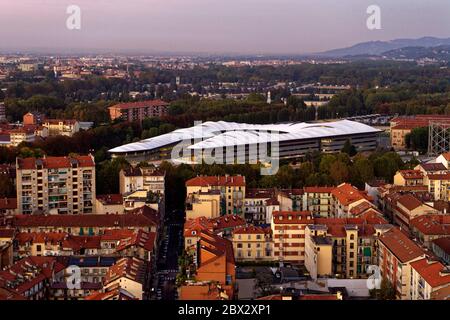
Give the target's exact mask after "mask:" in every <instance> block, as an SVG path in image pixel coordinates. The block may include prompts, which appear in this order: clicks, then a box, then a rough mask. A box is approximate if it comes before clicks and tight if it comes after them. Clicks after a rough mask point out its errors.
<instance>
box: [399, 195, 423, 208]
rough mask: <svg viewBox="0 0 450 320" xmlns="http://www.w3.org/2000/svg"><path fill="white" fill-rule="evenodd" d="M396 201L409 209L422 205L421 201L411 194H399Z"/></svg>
mask: <svg viewBox="0 0 450 320" xmlns="http://www.w3.org/2000/svg"><path fill="white" fill-rule="evenodd" d="M397 202H398V203H399V204H401V205H402V206H404V207H405V208H406V209H408V210H410V211H411V210H414V209H416V208H418V207H420V206H421V205H423V203H422V201H420V200H419V199H417V198H416V197H414V196H412V195H411V194H405V195H403V196H401V197H400V198H399V199H398V200H397Z"/></svg>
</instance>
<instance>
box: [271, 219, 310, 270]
mask: <svg viewBox="0 0 450 320" xmlns="http://www.w3.org/2000/svg"><path fill="white" fill-rule="evenodd" d="M313 223H314V220H313V217H312V214H311V212H309V211H276V212H274V213H273V218H272V223H271V228H272V235H273V236H272V237H273V257H274V260H278V261H280V262H290V263H293V264H297V265H298V264H304V262H305V228H306V226H307V225H309V224H313Z"/></svg>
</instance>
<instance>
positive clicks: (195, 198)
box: [186, 189, 221, 220]
mask: <svg viewBox="0 0 450 320" xmlns="http://www.w3.org/2000/svg"><path fill="white" fill-rule="evenodd" d="M220 204H221V193H220V190H208V189H205V191H202V190H199V191H197V192H193V193H190V194H189V195H188V197H187V198H186V219H188V220H189V219H196V218H199V217H206V218H208V219H211V218H217V217H219V216H220V213H221V209H220Z"/></svg>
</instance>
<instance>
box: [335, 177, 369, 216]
mask: <svg viewBox="0 0 450 320" xmlns="http://www.w3.org/2000/svg"><path fill="white" fill-rule="evenodd" d="M331 195H332V204H333V206H332V208H333V209H332V213H333V215H334V217H339V218H345V217H350V210H351V209H352V208H354V207H355V206H358V205H360V204H361V203H363V202H366V203H368V204H372V202H371V201H372V198H370V197H369V196H368V195H367V194H366V193H365V192H364V191H360V190H358V188H356V187H354V186H352V185H351V184H349V183H342V184H340V185H339V186H337V187H336V188H334V189H333V190H332V191H331Z"/></svg>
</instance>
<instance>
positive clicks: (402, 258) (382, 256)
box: [378, 227, 425, 300]
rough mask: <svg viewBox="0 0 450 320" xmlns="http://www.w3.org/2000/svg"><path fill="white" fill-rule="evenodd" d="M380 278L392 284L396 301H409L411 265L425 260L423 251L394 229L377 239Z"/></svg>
mask: <svg viewBox="0 0 450 320" xmlns="http://www.w3.org/2000/svg"><path fill="white" fill-rule="evenodd" d="M378 239H379V241H378V245H379V247H378V266H379V267H380V273H381V276H382V277H384V278H386V279H387V280H389V282H390V283H391V284H392V286H393V288H394V290H395V294H396V297H397V299H399V300H410V299H411V263H413V262H414V261H418V260H421V259H423V258H425V253H424V251H423V250H422V249H421V248H420V247H419V246H417V245H416V244H415V243H414V242H413V241H412V240H411V239H409V238H408V237H407V236H406V235H405V234H404V233H403V232H402V231H400V230H399V229H397V228H396V227H394V228H392V229H390V230H389V231H387V232H385V233H383V234H382V235H380V237H379V238H378Z"/></svg>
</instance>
